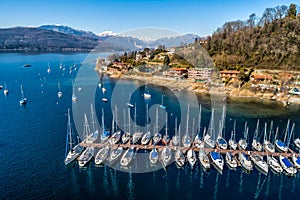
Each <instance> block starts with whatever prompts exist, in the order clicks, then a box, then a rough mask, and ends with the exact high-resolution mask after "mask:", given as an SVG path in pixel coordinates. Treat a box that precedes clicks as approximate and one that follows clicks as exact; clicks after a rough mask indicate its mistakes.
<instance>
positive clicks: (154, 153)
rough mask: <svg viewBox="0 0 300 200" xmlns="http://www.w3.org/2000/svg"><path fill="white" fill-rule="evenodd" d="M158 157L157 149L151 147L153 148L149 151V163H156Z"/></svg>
mask: <svg viewBox="0 0 300 200" xmlns="http://www.w3.org/2000/svg"><path fill="white" fill-rule="evenodd" d="M158 158H159V156H158V151H157V149H156V148H155V147H153V149H152V150H151V151H150V153H149V160H150V163H151V164H152V165H155V164H156V163H157V161H158Z"/></svg>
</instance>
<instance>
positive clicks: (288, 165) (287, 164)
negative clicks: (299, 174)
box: [282, 157, 293, 167]
mask: <svg viewBox="0 0 300 200" xmlns="http://www.w3.org/2000/svg"><path fill="white" fill-rule="evenodd" d="M282 161H283V163H284V165H285V166H287V167H292V166H293V165H292V164H291V163H290V161H289V160H288V159H287V158H286V157H284V158H283V159H282Z"/></svg>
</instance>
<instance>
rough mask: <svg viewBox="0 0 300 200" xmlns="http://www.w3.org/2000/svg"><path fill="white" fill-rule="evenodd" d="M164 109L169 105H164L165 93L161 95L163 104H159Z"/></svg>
mask: <svg viewBox="0 0 300 200" xmlns="http://www.w3.org/2000/svg"><path fill="white" fill-rule="evenodd" d="M159 107H161V108H162V109H166V108H167V107H166V106H164V95H161V104H160V105H159Z"/></svg>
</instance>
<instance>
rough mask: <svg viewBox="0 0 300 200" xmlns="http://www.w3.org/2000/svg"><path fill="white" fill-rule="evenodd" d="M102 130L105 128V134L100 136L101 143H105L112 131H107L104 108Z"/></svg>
mask: <svg viewBox="0 0 300 200" xmlns="http://www.w3.org/2000/svg"><path fill="white" fill-rule="evenodd" d="M102 128H103V133H102V134H101V136H100V141H101V142H102V143H104V142H105V141H107V140H108V138H109V137H110V131H109V130H106V129H105V124H104V110H103V108H102Z"/></svg>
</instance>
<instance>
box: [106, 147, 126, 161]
mask: <svg viewBox="0 0 300 200" xmlns="http://www.w3.org/2000/svg"><path fill="white" fill-rule="evenodd" d="M123 151H124V150H123V148H122V147H120V146H116V147H113V148H112V150H111V152H110V156H109V162H110V164H113V163H115V162H117V160H118V159H119V158H120V157H121V155H122V153H123Z"/></svg>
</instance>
